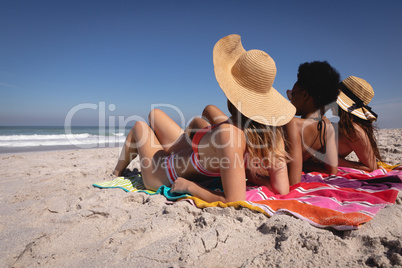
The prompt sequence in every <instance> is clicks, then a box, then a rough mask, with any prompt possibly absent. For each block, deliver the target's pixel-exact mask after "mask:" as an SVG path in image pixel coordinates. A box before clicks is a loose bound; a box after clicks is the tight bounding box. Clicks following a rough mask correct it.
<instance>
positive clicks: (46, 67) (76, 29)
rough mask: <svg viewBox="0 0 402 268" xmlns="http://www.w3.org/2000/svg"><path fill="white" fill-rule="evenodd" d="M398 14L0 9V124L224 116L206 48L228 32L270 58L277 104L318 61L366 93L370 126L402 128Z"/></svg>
mask: <svg viewBox="0 0 402 268" xmlns="http://www.w3.org/2000/svg"><path fill="white" fill-rule="evenodd" d="M279 2H280V3H279ZM401 14H402V1H400V0H389V1H322V0H320V1H308V0H307V1H255V0H249V1H209V0H206V1H189V0H188V1H85V0H81V1H40V0H38V1H18V0H16V1H3V2H2V5H1V10H0V94H1V98H0V125H1V126H10V125H11V126H13V125H38V126H39V125H50V126H52V125H63V124H64V122H65V118H66V116H68V115H70V118H72V123H73V124H74V125H98V124H99V122H100V121H101V123H102V122H106V124H107V123H109V121H110V122H112V123H114V124H118V120H119V118H120V120H123V121H124V120H125V124H129V125H130V124H132V122H129V121H130V120H131V119H134V118H141V117H143V118H145V117H146V116H147V113H148V112H149V110H150V109H151V106H152V105H153V104H162V103H165V104H169V105H173V106H174V107H177V108H178V109H180V111H181V112H182V113H183V114H185V116H186V120H187V119H188V118H191V117H192V116H195V115H199V114H200V113H201V111H202V109H203V107H205V105H207V104H214V105H217V106H218V107H220V108H222V109H223V110H224V111H226V101H225V96H224V94H223V93H222V92H221V90H220V88H219V86H218V83H217V82H216V80H215V76H214V71H213V64H212V49H213V46H214V44H215V43H216V42H217V41H218V40H219V39H220V38H222V37H224V36H226V35H229V34H233V33H236V34H239V35H241V36H242V43H243V46H244V48H245V49H246V50H250V49H261V50H264V51H266V52H267V53H268V54H270V56H271V57H272V58H273V59H274V60H275V62H276V66H277V76H276V79H275V82H274V87H275V88H276V89H277V90H278V91H279V92H280V93H281V94H283V95H285V91H286V89H289V88H291V87H292V86H293V84H294V82H295V80H296V74H297V68H298V66H299V64H300V63H303V62H306V61H314V60H327V61H328V62H329V63H330V64H331V65H332V66H334V67H335V68H336V69H337V70H338V71H339V72H340V74H341V76H342V79H344V78H346V77H348V76H350V75H354V76H358V77H361V78H363V79H366V80H367V81H368V82H369V83H370V84H371V85H372V86H373V88H374V91H375V96H374V99H373V101H372V102H371V105H370V106H372V107H373V110H374V111H375V112H376V113H378V114H379V120H378V126H379V127H382V128H402V120H401V114H402V105H401V104H402V91H401V89H400V85H401V79H402V78H401V74H402V51H401V44H402V29H401V28H402V16H401ZM74 107H75V108H74ZM77 107H80V108H82V109H78V108H77ZM102 107H105V108H104V109H103V108H102ZM72 109H73V110H74V109H76V110H77V112H75V113H73V114H72V113H71V110H72ZM163 109H164V110H165V111H166V112H167V113H168V114H169V115H171V116H172V117H174V118H175V119H178V118H179V117H178V113H177V111H175V110H174V109H172V108H169V107H165V108H163ZM69 111H70V113H69ZM71 115H72V116H71Z"/></svg>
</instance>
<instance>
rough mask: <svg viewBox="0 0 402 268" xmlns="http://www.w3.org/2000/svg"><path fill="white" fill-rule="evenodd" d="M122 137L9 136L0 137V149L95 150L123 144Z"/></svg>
mask: <svg viewBox="0 0 402 268" xmlns="http://www.w3.org/2000/svg"><path fill="white" fill-rule="evenodd" d="M124 140H125V137H124V134H123V135H116V136H98V135H90V134H87V133H85V134H67V135H66V134H60V135H10V136H0V147H35V146H63V145H74V146H77V147H85V148H88V147H90V148H95V147H97V146H98V145H106V144H109V145H110V144H114V145H116V144H120V143H122V142H124Z"/></svg>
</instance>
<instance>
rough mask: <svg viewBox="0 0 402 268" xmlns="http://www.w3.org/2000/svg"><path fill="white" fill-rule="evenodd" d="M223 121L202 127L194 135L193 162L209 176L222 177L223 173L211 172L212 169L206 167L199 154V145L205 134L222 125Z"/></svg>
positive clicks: (199, 170)
mask: <svg viewBox="0 0 402 268" xmlns="http://www.w3.org/2000/svg"><path fill="white" fill-rule="evenodd" d="M222 123H223V122H222ZM222 123H220V124H217V125H213V126H208V127H205V128H203V129H200V130H198V131H197V132H196V133H195V134H194V137H193V144H192V147H193V152H192V153H191V164H192V165H193V167H194V168H195V169H196V170H197V171H198V172H199V173H201V174H203V175H205V176H208V177H220V176H221V174H220V173H214V172H211V171H209V170H207V169H205V168H204V167H203V166H202V165H201V163H200V158H199V156H198V145H199V144H200V141H201V139H202V137H204V135H205V134H207V133H208V132H209V131H210V130H212V129H214V128H215V127H217V126H219V125H221V124H222Z"/></svg>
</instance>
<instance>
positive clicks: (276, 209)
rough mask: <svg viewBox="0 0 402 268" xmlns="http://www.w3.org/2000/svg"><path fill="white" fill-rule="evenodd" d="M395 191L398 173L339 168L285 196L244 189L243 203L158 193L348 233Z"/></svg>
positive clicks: (401, 174)
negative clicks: (244, 198) (291, 218)
mask: <svg viewBox="0 0 402 268" xmlns="http://www.w3.org/2000/svg"><path fill="white" fill-rule="evenodd" d="M94 186H97V185H94ZM98 187H99V186H98ZM399 190H402V171H401V170H391V171H390V170H386V169H384V168H382V167H381V168H379V169H377V170H375V171H374V172H371V173H366V172H364V171H360V170H355V169H350V168H340V169H339V172H338V174H337V175H331V176H328V175H326V174H322V173H317V172H312V173H307V174H304V175H303V176H302V181H301V182H300V183H298V184H296V185H293V186H292V187H291V188H290V192H289V194H287V195H274V194H273V193H272V192H271V191H269V190H268V189H267V188H266V187H261V186H248V187H247V194H246V198H247V200H246V201H238V202H232V203H226V204H225V203H222V202H213V203H208V202H205V201H203V200H201V199H199V198H197V197H194V196H189V195H185V196H181V197H175V198H172V197H171V196H170V191H169V188H168V187H163V190H162V191H159V190H158V193H160V194H164V195H165V196H166V198H167V199H168V200H173V201H175V200H187V201H189V202H191V203H192V204H194V205H195V206H197V207H199V208H206V207H235V208H240V207H245V208H249V209H251V210H254V211H258V212H261V213H263V214H265V215H267V216H272V215H275V214H288V215H292V216H294V217H297V218H299V219H302V220H305V221H307V222H309V223H310V224H312V225H313V226H316V227H320V228H333V229H336V230H352V229H357V228H359V227H360V226H361V225H362V224H364V223H366V222H368V221H370V220H371V219H372V218H373V217H374V216H375V215H376V214H377V212H378V211H379V210H380V209H382V208H384V207H385V206H387V205H390V204H393V203H394V202H395V200H396V198H397V195H398V192H399Z"/></svg>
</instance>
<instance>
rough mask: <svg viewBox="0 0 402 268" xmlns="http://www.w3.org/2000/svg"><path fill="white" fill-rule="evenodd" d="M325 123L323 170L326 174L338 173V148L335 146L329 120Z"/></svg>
mask: <svg viewBox="0 0 402 268" xmlns="http://www.w3.org/2000/svg"><path fill="white" fill-rule="evenodd" d="M325 124H327V131H326V137H325V138H326V148H325V156H324V167H325V172H326V173H328V174H336V173H338V148H337V146H336V140H335V130H334V127H333V126H332V124H331V123H330V122H325Z"/></svg>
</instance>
